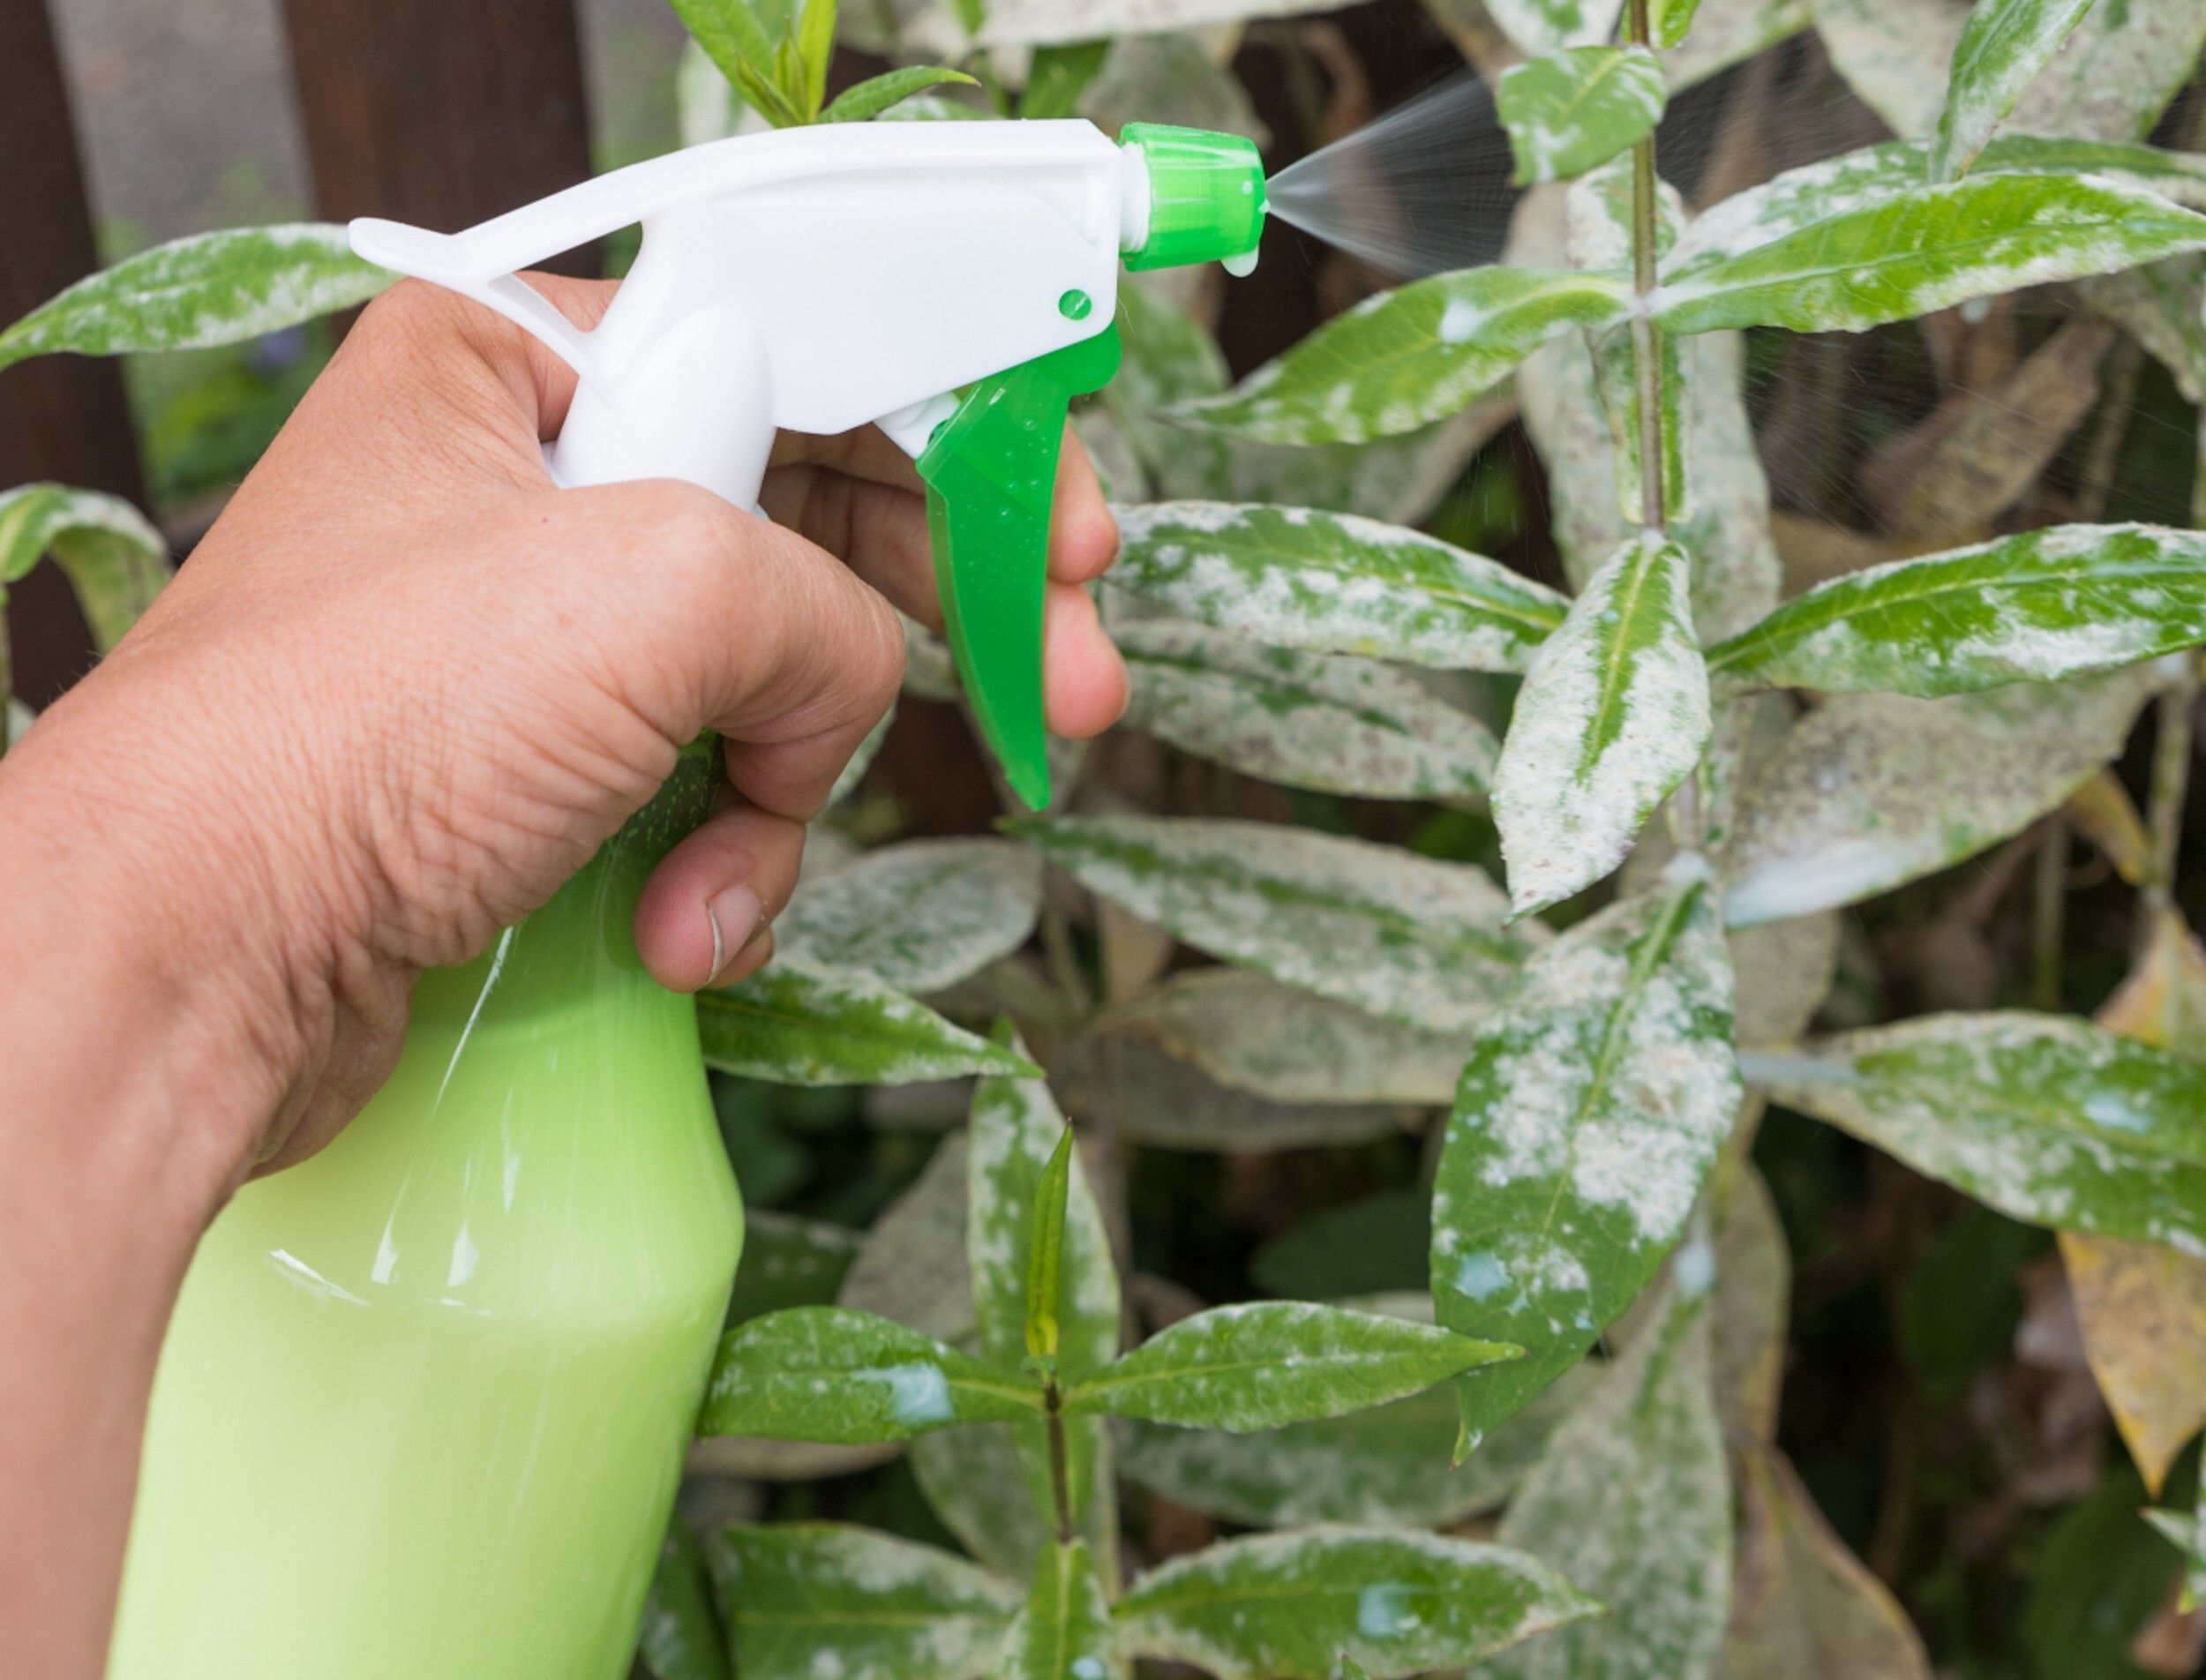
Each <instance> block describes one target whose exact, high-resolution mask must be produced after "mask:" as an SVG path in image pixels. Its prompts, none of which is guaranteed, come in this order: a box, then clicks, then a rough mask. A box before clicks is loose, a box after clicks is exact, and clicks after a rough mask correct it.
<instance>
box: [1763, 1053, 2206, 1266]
mask: <svg viewBox="0 0 2206 1680" xmlns="http://www.w3.org/2000/svg"><path fill="white" fill-rule="evenodd" d="M1746 1066H1747V1073H1748V1076H1749V1077H1750V1078H1752V1079H1753V1080H1754V1082H1755V1083H1756V1084H1758V1085H1760V1086H1762V1087H1763V1088H1764V1089H1766V1090H1767V1091H1768V1092H1769V1093H1770V1095H1771V1096H1772V1097H1774V1098H1775V1099H1776V1100H1777V1101H1779V1102H1782V1103H1783V1104H1784V1105H1785V1106H1787V1107H1789V1108H1797V1109H1798V1110H1799V1111H1800V1112H1801V1113H1802V1114H1812V1115H1814V1116H1815V1117H1816V1118H1818V1119H1820V1120H1826V1121H1830V1122H1831V1123H1832V1124H1834V1125H1836V1126H1841V1127H1843V1128H1844V1129H1846V1130H1848V1131H1850V1132H1851V1133H1853V1134H1854V1135H1855V1136H1857V1137H1860V1138H1862V1139H1863V1140H1864V1141H1865V1142H1867V1143H1871V1144H1875V1145H1876V1146H1877V1147H1878V1148H1880V1149H1882V1150H1885V1151H1887V1152H1889V1153H1891V1154H1894V1155H1896V1156H1898V1157H1899V1158H1900V1159H1902V1160H1903V1161H1905V1162H1906V1163H1907V1164H1908V1165H1909V1166H1912V1167H1913V1168H1915V1170H1916V1171H1917V1172H1918V1173H1922V1174H1925V1175H1927V1176H1929V1177H1931V1178H1935V1179H1940V1180H1943V1181H1946V1182H1947V1183H1949V1184H1953V1185H1955V1186H1957V1187H1958V1188H1960V1189H1963V1190H1966V1191H1967V1192H1968V1193H1969V1194H1970V1195H1971V1196H1975V1197H1976V1198H1977V1200H1978V1201H1981V1202H1983V1203H1985V1204H1987V1205H1988V1206H1991V1207H1992V1208H1996V1209H1997V1210H1998V1211H2000V1212H2001V1213H2004V1214H2006V1215H2007V1217H2008V1218H2009V1219H2024V1220H2027V1221H2029V1222H2030V1223H2031V1224H2034V1225H2049V1226H2059V1227H2060V1228H2061V1229H2063V1230H2070V1231H2088V1232H2090V1233H2091V1234H2094V1235H2096V1236H2106V1237H2120V1238H2122V1239H2124V1240H2126V1241H2131V1242H2158V1243H2165V1244H2166V1245H2167V1246H2169V1247H2171V1248H2175V1249H2181V1250H2182V1251H2183V1252H2185V1253H2187V1254H2190V1255H2194V1256H2199V1255H2206V1062H2200V1061H2192V1060H2191V1059H2189V1058H2188V1057H2183V1056H2175V1055H2171V1054H2169V1053H2168V1052H2166V1051H2165V1050H2160V1049H2156V1048H2154V1047H2153V1046H2150V1045H2144V1044H2140V1043H2138V1042H2137V1041H2136V1040H2135V1039H2127V1038H2123V1037H2121V1036H2120V1034H2118V1033H2113V1032H2109V1031H2106V1029H2105V1028H2104V1027H2099V1026H2094V1025H2092V1024H2090V1022H2087V1021H2082V1020H2077V1019H2075V1018H2073V1017H2071V1016H2041V1015H2028V1014H2023V1013H2021V1012H2015V1013H2011V1014H1997V1015H1933V1016H1923V1017H1921V1018H1919V1019H1917V1020H1913V1021H1903V1022H1901V1023H1899V1024H1897V1025H1895V1026H1888V1027H1877V1028H1872V1029H1870V1030H1869V1031H1863V1032H1851V1033H1842V1034H1841V1035H1840V1036H1838V1037H1837V1038H1835V1039H1827V1040H1825V1041H1823V1042H1822V1043H1820V1044H1819V1045H1816V1046H1812V1047H1811V1049H1810V1050H1809V1051H1808V1052H1807V1053H1805V1054H1802V1055H1798V1056H1767V1057H1753V1058H1750V1059H1749V1061H1748V1062H1747V1064H1746Z"/></svg>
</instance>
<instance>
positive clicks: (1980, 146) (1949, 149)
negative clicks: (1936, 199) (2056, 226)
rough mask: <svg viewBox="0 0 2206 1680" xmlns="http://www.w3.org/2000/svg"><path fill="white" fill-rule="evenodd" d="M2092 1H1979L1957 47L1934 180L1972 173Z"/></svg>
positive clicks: (1934, 150)
mask: <svg viewBox="0 0 2206 1680" xmlns="http://www.w3.org/2000/svg"><path fill="white" fill-rule="evenodd" d="M2091 5H2092V0H1977V4H1975V5H1973V6H1971V7H1970V10H1969V21H1968V22H1967V23H1966V24H1965V25H1963V26H1962V31H1961V41H1960V44H1959V45H1957V46H1956V47H1955V49H1954V56H1953V69H1952V72H1951V79H1950V84H1949V86H1948V89H1947V94H1946V106H1945V109H1943V110H1941V111H1940V113H1939V114H1938V135H1937V138H1936V139H1935V140H1934V141H1933V142H1932V146H1931V157H1930V178H1931V179H1932V181H1952V180H1955V179H1956V178H1958V177H1959V176H1963V175H1966V174H1967V173H1968V171H1969V165H1970V163H1972V162H1973V161H1975V160H1976V156H1977V154H1978V153H1979V152H1981V151H1983V150H1984V147H1985V143H1986V142H1987V141H1989V140H1990V139H1991V138H1992V130H1993V129H1995V128H1997V127H1998V126H1999V125H2000V123H2001V122H2002V121H2004V120H2005V119H2006V116H2007V113H2008V112H2010V111H2012V110H2013V109H2015V101H2017V100H2019V99H2020V98H2021V97H2022V90H2023V89H2024V88H2026V87H2028V86H2030V83H2031V82H2032V81H2033V80H2035V79H2037V72H2038V71H2041V70H2043V69H2044V68H2045V64H2046V61H2047V60H2048V59H2050V58H2051V57H2052V56H2053V54H2054V53H2056V52H2058V51H2059V50H2060V43H2061V42H2062V41H2066V40H2067V38H2068V35H2069V33H2070V32H2071V31H2072V30H2074V29H2075V26H2076V24H2077V23H2078V22H2079V21H2080V20H2081V19H2082V16H2083V14H2084V13H2085V12H2087V11H2090V9H2091Z"/></svg>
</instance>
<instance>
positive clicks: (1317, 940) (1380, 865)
mask: <svg viewBox="0 0 2206 1680" xmlns="http://www.w3.org/2000/svg"><path fill="white" fill-rule="evenodd" d="M1015 832H1017V834H1019V835H1020V836H1022V837H1023V838H1024V839H1026V840H1028V841H1030V842H1031V843H1032V844H1034V845H1037V846H1039V848H1040V849H1041V850H1042V851H1043V853H1044V854H1045V855H1046V856H1047V857H1048V858H1050V859H1052V860H1053V861H1054V862H1055V863H1057V864H1058V865H1059V866H1062V867H1063V868H1065V869H1067V870H1069V871H1070V872H1071V874H1073V875H1074V876H1075V877H1076V878H1077V880H1078V881H1080V882H1081V884H1082V885H1083V886H1085V887H1086V888H1088V889H1090V890H1091V891H1092V892H1098V893H1101V894H1102V895H1103V896H1106V897H1107V898H1111V899H1114V900H1115V901H1116V902H1117V903H1119V904H1123V905H1124V906H1125V907H1126V908H1127V909H1129V910H1130V911H1133V912H1134V913H1135V914H1136V915H1138V916H1142V917H1145V918H1147V919H1149V920H1151V921H1153V922H1156V923H1158V924H1159V925H1160V926H1164V927H1167V928H1168V929H1170V930H1171V931H1172V932H1173V933H1174V934H1177V935H1178V936H1179V937H1180V938H1182V939H1183V940H1185V941H1187V942H1188V943H1189V944H1190V945H1193V946H1196V947H1197V948H1198V949H1203V950H1206V951H1209V952H1211V953H1212V955H1213V956H1221V957H1224V958H1226V959H1227V961H1229V962H1234V963H1239V964H1242V965H1243V966H1245V967H1249V968H1253V969H1255V970H1257V971H1258V972H1260V973H1264V974H1269V975H1270V976H1271V977H1272V979H1276V980H1279V981H1281V982H1283V983H1285V984H1286V985H1288V986H1300V987H1302V988H1303V989H1304V990H1306V991H1310V992H1315V993H1317V994H1319V995H1321V996H1324V997H1330V998H1332V999H1334V1000H1335V1001H1339V1002H1343V1003H1349V1004H1354V1005H1355V1006H1356V1007H1358V1008H1361V1009H1369V1010H1370V1011H1371V1012H1372V1013H1373V1014H1376V1015H1381V1016H1385V1017H1387V1018H1388V1019H1390V1020H1395V1021H1400V1022H1402V1023H1404V1024H1407V1025H1411V1026H1424V1027H1429V1028H1431V1029H1432V1030H1434V1031H1443V1032H1444V1031H1454V1030H1456V1029H1459V1028H1461V1027H1465V1026H1472V1025H1475V1024H1477V1023H1478V1022H1479V1021H1480V1020H1482V1018H1483V1017H1484V1016H1485V1015H1486V1013H1487V1011H1488V1009H1489V1006H1490V1004H1491V1002H1492V1001H1493V1000H1494V999H1495V998H1497V996H1499V995H1500V994H1502V993H1503V992H1504V991H1506V990H1507V988H1508V987H1509V986H1510V985H1511V984H1512V982H1513V980H1514V979H1515V976H1516V971H1517V966H1518V964H1519V963H1521V962H1522V961H1523V960H1524V958H1525V957H1526V956H1528V955H1529V954H1530V953H1531V952H1532V951H1533V950H1534V949H1535V948H1536V944H1537V941H1539V940H1540V939H1541V938H1542V934H1535V933H1534V932H1533V931H1532V930H1531V929H1530V928H1528V927H1525V926H1519V927H1515V928H1509V927H1504V926H1503V925H1502V924H1503V921H1504V917H1505V914H1506V906H1505V904H1504V901H1503V899H1502V896H1501V892H1500V889H1497V887H1495V885H1494V884H1493V882H1492V881H1489V880H1488V879H1487V877H1486V876H1485V875H1484V874H1482V873H1480V872H1479V871H1478V870H1476V869H1473V868H1469V867H1467V866H1462V865H1459V864H1445V863H1437V862H1435V861H1433V860H1431V859H1426V858H1420V857H1417V856H1415V855H1414V854H1412V853H1410V852H1407V851H1399V850H1396V849H1394V848H1392V847H1387V846H1377V845H1371V844H1368V843H1366V842H1363V841H1361V840H1348V839H1341V838H1338V837H1335V836H1332V835H1320V834H1314V833H1311V832H1309V830H1307V829H1291V828H1287V827H1284V826H1282V825H1279V824H1274V823H1262V822H1241V821H1223V820H1212V819H1208V818H1192V817H1137V816H1101V817H1080V818H1061V819H1059V820H1057V821H1048V822H1025V823H1021V824H1019V825H1017V829H1015Z"/></svg>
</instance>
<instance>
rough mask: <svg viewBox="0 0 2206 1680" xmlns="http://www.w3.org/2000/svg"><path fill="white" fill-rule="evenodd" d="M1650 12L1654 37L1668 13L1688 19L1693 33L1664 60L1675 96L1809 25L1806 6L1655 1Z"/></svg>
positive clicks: (1766, 1) (1771, 1)
mask: <svg viewBox="0 0 2206 1680" xmlns="http://www.w3.org/2000/svg"><path fill="white" fill-rule="evenodd" d="M1650 10H1651V11H1653V13H1654V19H1655V27H1656V29H1657V31H1658V32H1659V31H1661V30H1662V17H1663V14H1664V13H1665V12H1666V11H1668V12H1672V13H1677V12H1683V13H1685V14H1688V15H1689V17H1690V19H1691V23H1692V32H1691V33H1690V34H1687V35H1686V37H1685V41H1684V42H1683V43H1682V44H1677V50H1676V51H1674V52H1670V53H1667V54H1665V55H1664V56H1663V60H1662V69H1663V71H1664V72H1665V74H1667V75H1668V77H1669V78H1670V92H1671V93H1673V94H1676V93H1681V92H1683V91H1684V90H1685V89H1686V88H1688V87H1692V86H1695V85H1697V84H1698V83H1700V82H1704V81H1706V80H1707V79H1708V78H1709V77H1711V76H1713V75H1715V73H1716V71H1720V70H1728V69H1730V66H1732V65H1733V64H1739V63H1742V62H1744V61H1745V60H1746V59H1749V58H1752V57H1753V56H1755V55H1756V54H1757V53H1759V52H1760V51H1762V49H1765V48H1767V47H1774V46H1775V45H1776V44H1777V42H1779V41H1782V40H1783V39H1784V38H1785V37H1786V36H1788V35H1793V34H1798V33H1799V32H1800V31H1801V30H1803V29H1805V28H1806V27H1807V26H1808V23H1809V16H1808V13H1809V6H1808V0H1700V4H1698V5H1693V4H1679V3H1678V0H1668V4H1665V0H1654V4H1652V6H1651V8H1650ZM1655 44H1656V45H1657V46H1662V45H1665V44H1675V43H1666V42H1665V41H1663V40H1662V36H1661V34H1659V33H1658V34H1657V36H1656V40H1655Z"/></svg>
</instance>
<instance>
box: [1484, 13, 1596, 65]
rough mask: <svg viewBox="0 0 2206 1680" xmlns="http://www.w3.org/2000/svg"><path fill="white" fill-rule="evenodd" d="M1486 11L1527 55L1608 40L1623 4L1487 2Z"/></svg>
mask: <svg viewBox="0 0 2206 1680" xmlns="http://www.w3.org/2000/svg"><path fill="white" fill-rule="evenodd" d="M1486 9H1487V11H1489V12H1491V13H1492V14H1493V19H1494V21H1495V22H1496V23H1497V24H1499V25H1500V26H1501V27H1502V30H1503V33H1504V34H1507V35H1508V37H1509V39H1510V40H1511V41H1512V42H1514V43H1515V45H1516V46H1517V48H1518V49H1519V50H1520V51H1522V52H1524V53H1526V54H1527V55H1529V54H1533V53H1543V52H1553V51H1554V50H1555V49H1557V48H1558V47H1586V46H1591V45H1593V44H1594V43H1595V42H1597V41H1606V40H1608V38H1609V36H1610V35H1612V34H1615V33H1616V27H1617V16H1618V14H1619V13H1621V12H1622V11H1623V10H1624V4H1623V0H1487V7H1486Z"/></svg>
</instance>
